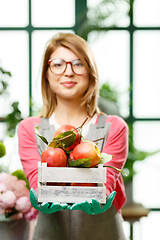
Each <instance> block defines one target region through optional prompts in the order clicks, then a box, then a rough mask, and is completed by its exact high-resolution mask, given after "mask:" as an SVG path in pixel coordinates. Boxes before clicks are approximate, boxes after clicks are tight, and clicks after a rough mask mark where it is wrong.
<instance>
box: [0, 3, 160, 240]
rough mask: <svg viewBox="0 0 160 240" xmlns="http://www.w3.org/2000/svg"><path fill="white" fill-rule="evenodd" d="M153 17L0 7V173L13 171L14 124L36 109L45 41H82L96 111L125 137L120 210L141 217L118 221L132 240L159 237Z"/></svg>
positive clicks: (159, 56) (74, 7) (138, 8)
mask: <svg viewBox="0 0 160 240" xmlns="http://www.w3.org/2000/svg"><path fill="white" fill-rule="evenodd" d="M159 12H160V1H159V0H58V1H56V0H45V1H44V0H32V1H31V0H14V1H12V0H5V1H3V0H0V141H3V143H4V145H5V147H6V155H5V156H4V157H2V158H0V171H6V172H13V171H15V170H16V169H20V168H21V163H20V160H19V156H18V143H17V134H16V130H17V124H18V123H19V121H20V120H21V119H23V118H26V117H28V116H31V115H37V114H38V112H39V110H40V108H41V104H42V99H41V93H40V75H41V72H40V68H41V61H42V56H43V52H44V49H45V46H46V43H47V41H48V39H49V38H50V37H52V35H53V34H54V33H56V32H58V31H63V32H74V33H76V34H78V35H80V36H82V37H83V38H84V39H86V40H87V41H88V43H89V45H90V47H91V49H92V51H93V53H94V56H95V58H96V62H97V65H98V70H99V79H100V87H101V89H100V98H99V106H100V108H101V109H102V110H103V111H105V112H106V113H108V114H118V115H120V116H121V117H123V118H124V119H125V121H126V122H127V123H128V126H129V129H130V136H129V155H128V159H127V162H126V165H125V172H126V173H127V177H124V181H125V184H126V189H128V188H129V190H130V195H129V196H128V205H129V204H131V205H132V206H133V203H138V206H139V204H140V206H141V207H142V209H141V213H142V214H141V213H140V214H138V216H136V217H135V216H134V217H135V218H132V216H130V217H129V219H128V218H127V217H126V221H125V222H124V229H125V232H126V236H127V237H128V239H134V240H150V239H154V240H158V236H159V231H158V228H159V221H160V188H159V182H160V174H159V172H160V162H159V159H160V151H159V150H160V107H159V104H160V94H159V91H160V67H159V66H160V44H159V43H160V16H159ZM128 186H129V187H128ZM127 194H128V193H127ZM136 206H137V205H136ZM142 210H147V214H146V216H144V215H145V214H144V215H143V213H144V211H142ZM148 211H149V212H148ZM134 213H135V211H134ZM133 215H134V214H133Z"/></svg>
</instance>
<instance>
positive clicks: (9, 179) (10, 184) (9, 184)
mask: <svg viewBox="0 0 160 240" xmlns="http://www.w3.org/2000/svg"><path fill="white" fill-rule="evenodd" d="M3 183H4V184H5V185H6V188H7V189H8V190H10V191H14V188H15V186H16V184H17V183H18V178H17V177H16V176H12V175H11V174H7V176H6V177H5V178H4V179H3Z"/></svg>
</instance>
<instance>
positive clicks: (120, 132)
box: [18, 115, 128, 212]
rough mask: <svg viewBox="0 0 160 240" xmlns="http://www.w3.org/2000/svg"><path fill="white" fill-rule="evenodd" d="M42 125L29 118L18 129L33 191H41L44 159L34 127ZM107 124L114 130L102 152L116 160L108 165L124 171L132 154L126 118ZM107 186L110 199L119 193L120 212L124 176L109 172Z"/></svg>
mask: <svg viewBox="0 0 160 240" xmlns="http://www.w3.org/2000/svg"><path fill="white" fill-rule="evenodd" d="M97 120H98V118H97ZM40 122H41V119H40V118H38V117H29V118H26V119H24V120H22V121H21V122H20V124H19V127H18V139H19V156H20V159H21V163H22V166H23V169H24V171H25V174H26V177H27V179H28V181H29V183H30V187H31V188H34V189H35V190H36V191H37V188H38V161H40V160H41V157H40V154H39V152H38V150H37V145H36V138H35V132H34V127H35V125H36V124H40ZM106 122H111V127H110V131H109V134H108V137H107V141H106V143H105V146H104V148H103V150H102V152H105V153H107V154H111V155H112V156H113V158H112V160H111V161H110V162H109V163H108V164H107V165H110V166H114V167H117V168H120V169H122V168H123V167H124V164H125V161H126V158H127V154H128V127H127V124H126V123H125V121H124V120H123V119H122V118H120V117H118V116H115V115H108V116H107V119H106ZM105 185H106V194H107V195H108V194H110V193H111V192H112V191H116V196H115V199H114V201H113V205H114V206H115V208H116V209H117V211H119V212H120V211H121V208H122V206H123V205H124V204H125V201H126V195H125V188H124V183H123V179H122V176H121V173H119V172H118V171H117V170H114V169H112V168H107V182H106V184H105Z"/></svg>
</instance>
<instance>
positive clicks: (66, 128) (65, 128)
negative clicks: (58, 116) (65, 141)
mask: <svg viewBox="0 0 160 240" xmlns="http://www.w3.org/2000/svg"><path fill="white" fill-rule="evenodd" d="M73 130H74V133H75V134H76V140H75V142H74V143H73V144H72V145H71V146H69V147H67V148H66V149H67V150H69V151H72V150H73V148H74V147H75V146H76V145H77V144H79V142H80V140H81V136H80V134H79V132H78V130H77V129H76V128H75V127H73V126H72V125H62V126H61V127H60V128H58V129H57V131H56V132H55V134H54V137H53V138H55V137H57V136H58V135H59V134H60V133H63V132H67V131H73Z"/></svg>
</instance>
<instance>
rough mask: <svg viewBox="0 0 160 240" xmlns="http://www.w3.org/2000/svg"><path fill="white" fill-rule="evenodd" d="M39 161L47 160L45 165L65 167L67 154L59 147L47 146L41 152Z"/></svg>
mask: <svg viewBox="0 0 160 240" xmlns="http://www.w3.org/2000/svg"><path fill="white" fill-rule="evenodd" d="M41 162H47V167H66V166H67V155H66V153H65V151H64V150H63V149H61V148H47V149H45V150H44V151H43V152H42V154H41Z"/></svg>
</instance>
